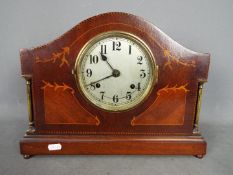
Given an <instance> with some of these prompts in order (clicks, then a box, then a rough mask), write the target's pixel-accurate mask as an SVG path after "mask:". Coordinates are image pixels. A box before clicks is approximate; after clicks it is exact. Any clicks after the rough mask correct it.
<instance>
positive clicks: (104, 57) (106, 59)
mask: <svg viewBox="0 0 233 175" xmlns="http://www.w3.org/2000/svg"><path fill="white" fill-rule="evenodd" d="M100 55H101V59H102V60H103V61H105V62H106V63H107V64H108V65H109V67H110V68H111V69H112V70H114V69H113V67H112V66H111V64H109V62H108V58H107V57H106V56H105V55H103V54H102V53H100Z"/></svg>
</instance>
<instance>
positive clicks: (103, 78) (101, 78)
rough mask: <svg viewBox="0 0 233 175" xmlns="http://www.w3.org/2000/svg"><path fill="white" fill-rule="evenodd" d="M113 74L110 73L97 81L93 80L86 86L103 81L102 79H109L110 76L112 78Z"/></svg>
mask: <svg viewBox="0 0 233 175" xmlns="http://www.w3.org/2000/svg"><path fill="white" fill-rule="evenodd" d="M112 76H113V75H109V76H107V77H104V78H101V79H99V80H97V81H93V82H91V83H89V84H87V85H86V86H89V85H92V84H95V83H97V82H100V81H102V80H105V79H108V78H110V77H112Z"/></svg>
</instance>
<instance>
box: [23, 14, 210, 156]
mask: <svg viewBox="0 0 233 175" xmlns="http://www.w3.org/2000/svg"><path fill="white" fill-rule="evenodd" d="M113 30H117V31H123V32H128V33H132V34H134V35H136V36H137V37H139V38H140V39H141V40H143V41H144V42H145V43H146V44H147V45H148V46H149V48H150V49H151V51H152V53H153V56H154V58H155V59H156V60H155V61H156V63H157V65H158V82H157V83H156V85H155V86H154V88H153V90H152V93H151V95H150V96H149V97H148V98H147V100H145V102H143V103H142V104H141V105H140V106H139V107H137V108H134V109H132V110H129V111H124V112H118V113H117V112H116V113H112V112H107V111H104V110H99V109H98V108H96V107H95V106H93V105H91V104H90V103H88V101H87V100H86V99H85V98H84V97H83V96H82V95H81V93H80V91H79V89H78V88H77V85H76V82H75V77H74V75H73V68H74V65H75V61H76V58H77V55H78V54H79V52H80V50H81V49H82V47H83V46H84V45H85V43H87V42H88V41H89V40H90V39H91V38H93V37H95V36H96V35H98V34H100V33H104V32H109V31H113ZM20 59H21V69H22V76H23V77H24V78H25V79H26V82H27V95H28V108H29V129H28V130H27V132H26V135H25V136H24V138H23V139H21V141H20V150H21V154H23V155H24V157H25V158H28V157H29V156H31V155H38V154H164V155H165V154H169V155H195V156H198V157H202V156H203V155H205V154H206V142H205V141H204V139H203V138H202V137H201V135H200V133H199V131H198V118H199V111H200V105H201V94H202V87H203V83H204V82H206V81H207V76H208V69H209V62H210V55H209V54H202V53H197V52H194V51H191V50H189V49H187V48H185V47H183V46H181V45H180V44H178V43H177V42H175V41H174V40H172V39H171V38H170V37H168V36H167V35H166V34H164V33H163V32H162V31H161V30H159V29H158V28H157V27H155V26H154V25H152V24H151V23H149V22H146V21H145V20H144V19H142V18H140V17H137V16H134V15H131V14H127V13H119V12H112V13H105V14H100V15H97V16H94V17H91V18H89V19H87V20H84V21H82V22H81V23H79V24H78V25H76V26H75V27H73V28H72V29H71V30H69V31H68V32H66V33H65V34H64V35H62V36H61V37H59V38H57V39H55V40H54V41H52V42H50V43H48V44H45V45H42V46H40V47H36V48H32V49H21V50H20ZM56 144H58V145H59V146H58V148H56ZM53 145H55V148H54V149H52V150H51V149H49V146H53Z"/></svg>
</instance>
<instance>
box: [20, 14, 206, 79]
mask: <svg viewBox="0 0 233 175" xmlns="http://www.w3.org/2000/svg"><path fill="white" fill-rule="evenodd" d="M110 30H121V31H126V32H131V33H133V34H135V35H137V36H138V37H140V38H142V39H143V40H144V41H145V42H146V43H147V44H148V45H149V46H150V47H152V49H153V51H154V54H155V55H156V58H157V59H158V60H157V62H158V63H161V61H160V60H164V57H165V59H167V60H168V63H167V64H166V63H165V67H167V68H168V69H171V64H170V62H171V61H172V60H174V61H175V62H177V63H180V64H181V65H187V66H192V65H193V63H194V62H195V64H196V66H195V69H196V74H197V79H198V81H200V82H205V81H206V80H207V76H208V66H209V61H210V55H209V54H203V53H197V52H194V51H191V50H189V49H187V48H185V47H183V46H181V45H180V44H178V43H177V42H176V41H174V40H173V39H171V38H170V37H169V36H167V35H166V34H165V33H163V32H162V31H161V30H160V29H158V28H157V27H156V26H154V25H153V24H151V23H149V22H147V21H145V20H144V19H143V18H141V17H138V16H135V15H132V14H128V13H123V12H109V13H103V14H99V15H97V16H93V17H91V18H88V19H86V20H84V21H82V22H80V23H79V24H78V25H76V26H75V27H73V28H72V29H71V30H69V31H68V32H66V33H65V34H63V35H62V36H60V37H58V38H57V39H55V40H54V41H52V42H49V43H48V44H45V45H42V46H39V47H35V48H31V49H21V50H20V56H21V63H22V75H23V76H25V77H30V76H32V74H33V71H32V67H33V65H34V64H35V63H36V62H41V63H43V62H49V61H51V62H55V61H57V62H58V61H60V62H59V66H60V67H63V66H65V65H72V64H74V59H75V58H76V54H77V53H78V52H79V50H78V49H77V48H80V47H81V46H82V45H83V44H84V43H85V42H86V40H88V39H90V37H93V36H94V35H97V34H98V33H101V32H106V31H110ZM68 54H69V56H68ZM160 55H161V56H160ZM59 56H60V57H59ZM66 56H67V57H66ZM53 57H54V58H53ZM40 58H47V59H45V60H40ZM62 58H63V59H62ZM185 60H187V62H188V63H187V62H186V61H185ZM189 63H190V64H189ZM161 64H162V63H161Z"/></svg>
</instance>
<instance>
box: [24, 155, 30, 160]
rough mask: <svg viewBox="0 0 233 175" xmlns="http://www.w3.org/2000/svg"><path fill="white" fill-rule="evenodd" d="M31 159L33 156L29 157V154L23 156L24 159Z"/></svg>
mask: <svg viewBox="0 0 233 175" xmlns="http://www.w3.org/2000/svg"><path fill="white" fill-rule="evenodd" d="M30 157H31V155H27V154H24V155H23V158H24V159H30Z"/></svg>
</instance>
